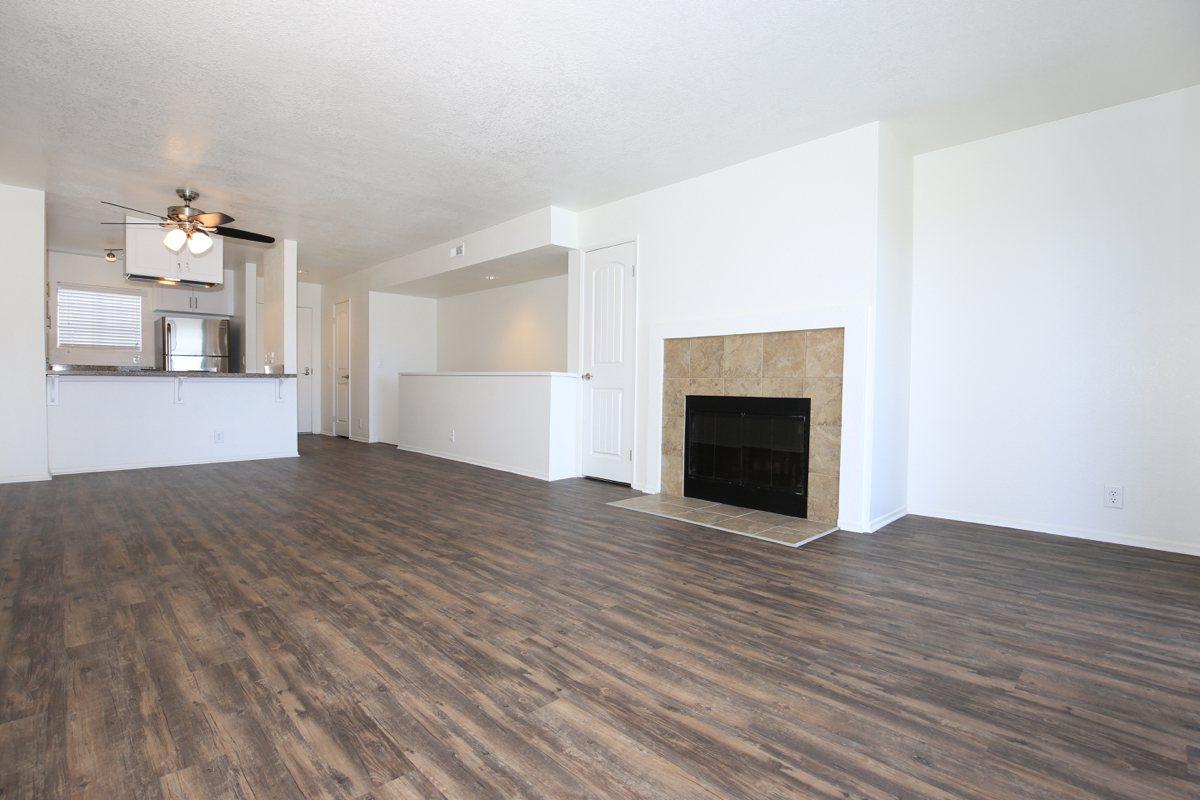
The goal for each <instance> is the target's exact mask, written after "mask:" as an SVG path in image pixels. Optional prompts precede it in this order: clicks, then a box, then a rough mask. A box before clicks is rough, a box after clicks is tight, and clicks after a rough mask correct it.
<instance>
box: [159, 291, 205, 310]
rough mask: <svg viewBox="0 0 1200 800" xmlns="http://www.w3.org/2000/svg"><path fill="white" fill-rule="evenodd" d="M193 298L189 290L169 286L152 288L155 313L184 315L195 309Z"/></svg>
mask: <svg viewBox="0 0 1200 800" xmlns="http://www.w3.org/2000/svg"><path fill="white" fill-rule="evenodd" d="M194 305H195V297H194V295H193V294H192V290H191V289H177V288H173V287H170V286H155V287H154V310H155V311H182V312H184V313H185V314H186V313H188V312H189V311H191V312H194V311H195V310H196V309H195V307H194Z"/></svg>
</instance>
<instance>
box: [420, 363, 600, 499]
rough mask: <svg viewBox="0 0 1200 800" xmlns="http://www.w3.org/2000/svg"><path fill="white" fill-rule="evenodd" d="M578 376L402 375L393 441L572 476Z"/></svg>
mask: <svg viewBox="0 0 1200 800" xmlns="http://www.w3.org/2000/svg"><path fill="white" fill-rule="evenodd" d="M578 384H579V379H578V377H577V376H575V375H562V374H557V375H552V374H537V375H535V374H529V373H525V374H519V375H517V374H495V373H492V374H475V375H465V374H459V375H437V374H430V375H402V376H399V377H398V387H399V399H398V402H399V405H400V408H401V409H402V413H401V415H400V418H399V428H398V431H397V433H398V441H397V443H398V444H399V446H400V448H401V449H404V450H413V451H416V452H419V453H427V454H429V455H435V456H439V457H441V458H450V459H454V460H455V461H465V462H467V463H470V464H479V465H481V466H485V467H491V468H493V469H502V470H506V471H508V472H515V473H517V474H519V475H528V476H530V477H533V478H541V479H542V480H558V479H560V478H567V477H572V476H575V475H577V474H578V472H577V471H576V469H575V465H576V452H575V448H576V438H577V437H576V427H577V426H576V420H577V415H576V412H577V409H578V402H577V401H578V396H577V392H578ZM451 431H453V440H452V439H451Z"/></svg>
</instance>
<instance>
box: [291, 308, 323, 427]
mask: <svg viewBox="0 0 1200 800" xmlns="http://www.w3.org/2000/svg"><path fill="white" fill-rule="evenodd" d="M302 308H303V309H305V310H307V311H308V363H309V365H310V366H311V365H312V364H313V363H314V362H313V349H314V348H313V342H314V338H313V319H314V318H315V317H316V313H317V311H316V309H314V308H313V307H312V306H302V305H297V306H296V328H297V330H296V406H297V407H299V405H300V331H299V328H300V309H302ZM317 377H318V375H317V374H316V373H315V370H314V373H313V374H310V375H309V376H308V378H309V383H308V430H307V431H301V433H316V432H317V431H319V430H320V428H319V427H318V425H319V424H320V420H318V421H317V425H314V424H313V413H314V411H315V410H316V404H315V403H314V402H313V387H320V385H321V383H320V381H318V380H315V379H316V378H317Z"/></svg>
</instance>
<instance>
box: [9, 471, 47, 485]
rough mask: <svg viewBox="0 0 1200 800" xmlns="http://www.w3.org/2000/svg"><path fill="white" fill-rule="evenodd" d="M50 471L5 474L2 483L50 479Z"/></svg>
mask: <svg viewBox="0 0 1200 800" xmlns="http://www.w3.org/2000/svg"><path fill="white" fill-rule="evenodd" d="M50 477H51V475H50V473H49V472H31V473H29V474H27V475H5V476H3V477H0V483H33V482H34V481H48V480H50Z"/></svg>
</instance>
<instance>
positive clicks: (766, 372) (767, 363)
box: [662, 328, 845, 522]
mask: <svg viewBox="0 0 1200 800" xmlns="http://www.w3.org/2000/svg"><path fill="white" fill-rule="evenodd" d="M844 334H845V331H844V329H842V328H822V329H820V330H807V331H783V332H779V333H750V334H739V335H734V336H701V337H697V338H692V339H667V340H666V341H665V342H664V343H663V430H662V492H663V494H664V495H675V496H679V495H682V494H683V428H684V398H685V397H686V396H687V395H689V394H704V395H717V396H724V397H808V398H811V399H812V424H811V430H810V434H809V466H808V468H809V473H808V489H809V496H808V517H809V519H817V520H823V521H828V522H836V521H837V518H838V474H839V471H840V469H839V468H840V457H841V445H842V352H843V348H844V341H845V336H844Z"/></svg>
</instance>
